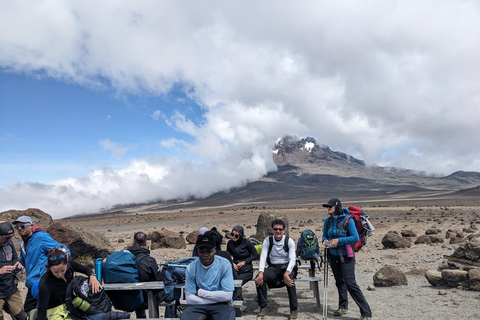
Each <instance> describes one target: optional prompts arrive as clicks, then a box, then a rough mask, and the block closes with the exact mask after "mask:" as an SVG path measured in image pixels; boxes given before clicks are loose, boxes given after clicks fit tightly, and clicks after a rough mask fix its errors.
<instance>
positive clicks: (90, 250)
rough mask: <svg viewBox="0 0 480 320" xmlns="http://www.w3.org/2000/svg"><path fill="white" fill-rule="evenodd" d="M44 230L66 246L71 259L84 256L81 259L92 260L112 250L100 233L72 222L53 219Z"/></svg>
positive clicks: (102, 256)
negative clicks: (67, 222) (66, 222)
mask: <svg viewBox="0 0 480 320" xmlns="http://www.w3.org/2000/svg"><path fill="white" fill-rule="evenodd" d="M45 231H46V232H48V233H49V234H50V236H51V237H52V238H53V239H55V240H56V241H58V242H60V243H62V244H63V245H65V246H67V247H68V249H70V253H71V254H72V258H73V259H77V258H84V259H82V261H84V260H85V259H86V260H91V261H93V260H94V259H96V258H106V257H107V256H108V255H109V254H110V253H112V252H113V251H114V250H113V248H112V247H111V246H110V243H109V241H108V240H107V238H105V236H103V235H102V234H100V233H98V232H95V231H87V230H85V229H82V228H80V227H78V226H75V225H72V224H68V225H67V224H65V223H63V222H60V221H55V222H53V223H52V224H51V225H50V226H49V227H48V228H47V229H46V230H45ZM88 257H89V258H88Z"/></svg>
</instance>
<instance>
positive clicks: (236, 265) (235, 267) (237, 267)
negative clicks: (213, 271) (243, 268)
mask: <svg viewBox="0 0 480 320" xmlns="http://www.w3.org/2000/svg"><path fill="white" fill-rule="evenodd" d="M233 269H235V271H238V270H240V267H239V266H238V263H234V264H233Z"/></svg>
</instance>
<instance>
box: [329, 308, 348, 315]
mask: <svg viewBox="0 0 480 320" xmlns="http://www.w3.org/2000/svg"><path fill="white" fill-rule="evenodd" d="M347 312H348V309H343V308H338V310H335V311H333V315H334V316H335V317H340V316H341V315H344V314H345V313H347Z"/></svg>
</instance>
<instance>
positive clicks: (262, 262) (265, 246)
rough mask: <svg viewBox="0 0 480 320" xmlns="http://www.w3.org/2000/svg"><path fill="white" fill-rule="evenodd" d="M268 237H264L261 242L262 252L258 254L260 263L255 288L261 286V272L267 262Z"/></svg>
mask: <svg viewBox="0 0 480 320" xmlns="http://www.w3.org/2000/svg"><path fill="white" fill-rule="evenodd" d="M268 238H269V237H266V238H265V240H263V244H262V252H261V254H260V263H259V264H258V275H257V277H256V278H255V285H256V286H257V287H259V286H261V285H263V271H265V263H266V262H267V255H268V245H269V239H268Z"/></svg>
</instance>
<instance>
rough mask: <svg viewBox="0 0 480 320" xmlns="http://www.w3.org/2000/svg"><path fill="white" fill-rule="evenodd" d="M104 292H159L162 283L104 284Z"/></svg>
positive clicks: (162, 285) (162, 287)
mask: <svg viewBox="0 0 480 320" xmlns="http://www.w3.org/2000/svg"><path fill="white" fill-rule="evenodd" d="M102 287H103V288H104V289H105V290H159V289H164V288H165V285H164V284H163V281H149V282H134V283H104V284H102Z"/></svg>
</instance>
